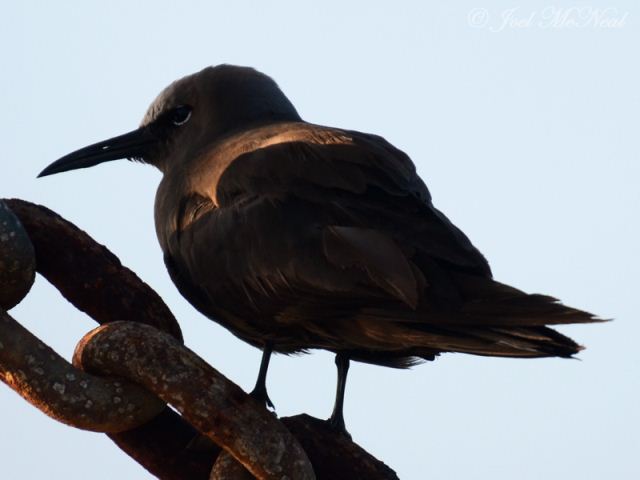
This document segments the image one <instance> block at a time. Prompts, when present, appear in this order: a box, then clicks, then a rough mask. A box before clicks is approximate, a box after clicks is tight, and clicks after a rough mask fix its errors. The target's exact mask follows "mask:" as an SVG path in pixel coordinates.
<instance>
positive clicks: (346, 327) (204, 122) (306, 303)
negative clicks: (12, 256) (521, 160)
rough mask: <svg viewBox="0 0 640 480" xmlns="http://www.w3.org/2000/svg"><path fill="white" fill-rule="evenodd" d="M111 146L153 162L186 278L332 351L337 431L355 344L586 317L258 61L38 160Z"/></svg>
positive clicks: (370, 355)
mask: <svg viewBox="0 0 640 480" xmlns="http://www.w3.org/2000/svg"><path fill="white" fill-rule="evenodd" d="M121 158H128V159H133V160H138V161H141V162H144V163H148V164H151V165H154V166H155V167H157V168H158V169H160V171H161V172H162V173H163V178H162V181H161V182H160V186H159V188H158V192H157V195H156V202H155V225H156V232H157V235H158V240H159V242H160V245H161V247H162V251H163V252H164V260H165V263H166V266H167V269H168V271H169V274H170V275H171V278H172V280H173V281H174V283H175V284H176V286H177V287H178V289H179V290H180V292H181V293H182V294H183V295H184V296H185V297H186V298H187V300H188V301H189V302H191V303H192V304H193V305H194V306H195V307H196V308H197V309H198V310H200V311H201V312H202V313H203V314H205V315H206V316H207V317H209V318H211V319H212V320H215V321H216V322H218V323H220V324H221V325H223V326H224V327H226V328H227V329H229V330H230V331H231V332H233V333H234V334H235V335H236V336H238V337H239V338H241V339H242V340H244V341H246V342H248V343H250V344H251V345H253V346H255V347H258V348H260V349H262V350H263V352H264V353H263V358H262V363H261V366H260V373H259V375H258V381H257V382H256V387H255V389H254V391H253V392H252V393H253V395H254V396H256V397H257V398H258V399H260V400H261V401H262V402H264V403H265V404H267V405H271V402H270V400H269V397H268V395H267V390H266V386H265V380H266V373H267V367H268V362H269V358H270V355H271V352H272V351H274V352H280V353H285V354H291V353H297V352H304V351H307V350H309V349H326V350H329V351H332V352H335V354H336V364H337V366H338V387H337V394H336V401H335V407H334V411H333V414H332V415H331V418H330V422H331V425H333V426H334V427H335V428H336V429H338V430H340V431H342V432H346V430H345V425H344V418H343V413H342V410H343V400H344V389H345V383H346V376H347V370H348V368H349V361H350V360H357V361H361V362H367V363H372V364H377V365H383V366H388V367H396V368H405V367H408V366H411V365H413V364H415V363H417V362H419V361H422V360H433V359H434V358H435V357H436V356H437V355H439V354H440V353H443V352H461V353H469V354H474V355H486V356H497V357H521V358H533V357H570V356H572V355H573V354H575V353H576V352H578V351H579V350H580V349H581V347H580V346H579V345H578V344H577V343H575V342H574V341H573V340H571V339H570V338H568V337H566V336H564V335H562V334H560V333H558V332H557V331H555V330H553V329H551V328H550V327H549V326H550V325H551V326H553V325H557V324H566V323H582V322H592V321H596V319H595V318H594V316H593V315H591V314H590V313H587V312H584V311H580V310H577V309H574V308H570V307H567V306H564V305H562V304H561V303H560V302H559V301H558V300H556V299H555V298H552V297H549V296H546V295H539V294H533V295H532V294H527V293H524V292H522V291H520V290H517V289H515V288H513V287H510V286H508V285H505V284H502V283H499V282H496V281H495V280H493V279H492V275H491V270H490V268H489V265H488V263H487V261H486V260H485V258H484V257H483V256H482V254H481V253H480V252H479V251H478V250H477V249H476V248H475V247H474V246H473V245H472V244H471V242H470V241H469V239H468V238H467V237H466V236H465V234H464V233H463V232H462V231H461V230H459V229H458V228H457V227H456V226H455V225H453V224H452V223H451V222H450V221H449V220H448V219H447V217H446V216H445V215H444V214H442V213H441V212H440V211H439V210H437V209H436V208H435V207H434V206H433V204H432V202H431V196H430V194H429V191H428V190H427V187H426V186H425V184H424V183H423V181H422V180H421V179H420V177H419V176H418V175H417V173H416V169H415V166H414V164H413V163H412V161H411V160H410V158H409V157H408V156H407V155H406V154H404V153H403V152H402V151H400V150H398V149H397V148H395V147H394V146H393V145H391V144H390V143H388V142H387V141H386V140H384V139H383V138H382V137H379V136H375V135H370V134H366V133H361V132H356V131H350V130H343V129H339V128H331V127H325V126H320V125H314V124H311V123H307V122H305V121H304V120H302V119H301V118H300V116H299V115H298V113H297V111H296V109H295V108H294V106H293V105H292V104H291V102H290V101H289V100H288V99H287V97H286V96H285V95H284V94H283V93H282V91H281V90H280V89H279V88H278V86H277V85H276V83H275V82H274V81H273V80H272V79H271V78H270V77H268V76H266V75H264V74H262V73H260V72H258V71H256V70H254V69H252V68H246V67H238V66H231V65H220V66H217V67H209V68H205V69H204V70H202V71H200V72H198V73H195V74H193V75H190V76H187V77H184V78H182V79H180V80H177V81H176V82H174V83H172V84H171V85H169V86H168V87H167V88H166V89H165V90H164V91H163V92H162V93H160V95H159V96H158V98H157V99H156V100H155V101H154V102H153V103H152V105H151V106H150V107H149V109H148V111H147V113H146V115H145V116H144V119H143V120H142V124H141V126H140V128H138V129H137V130H134V131H132V132H130V133H127V134H124V135H121V136H118V137H115V138H112V139H109V140H106V141H104V142H100V143H96V144H94V145H91V146H88V147H85V148H82V149H80V150H77V151H75V152H73V153H70V154H69V155H66V156H64V157H62V158H61V159H59V160H57V161H56V162H54V163H52V164H51V165H49V166H48V167H47V168H45V169H44V170H43V171H42V173H41V174H40V176H45V175H51V174H54V173H59V172H64V171H67V170H73V169H77V168H85V167H90V166H93V165H97V164H99V163H103V162H106V161H110V160H116V159H121Z"/></svg>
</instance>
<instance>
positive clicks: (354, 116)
mask: <svg viewBox="0 0 640 480" xmlns="http://www.w3.org/2000/svg"><path fill="white" fill-rule="evenodd" d="M398 3H399V2H395V4H392V3H391V2H372V1H368V2H351V3H348V2H330V1H324V2H316V3H313V4H312V3H311V2H306V1H302V2H301V1H296V2H293V1H291V2H270V3H269V4H267V2H257V1H256V2H233V3H232V2H213V1H209V2H180V3H177V2H131V1H129V2H124V1H111V2H102V3H101V4H98V3H97V2H79V1H78V2H44V1H42V2H29V1H24V2H12V3H8V2H5V4H3V6H2V7H1V12H2V14H1V15H0V49H1V54H2V55H1V58H2V75H0V90H1V91H2V92H3V94H2V95H0V102H1V104H0V106H1V107H2V112H3V115H2V116H0V131H1V132H2V150H1V155H2V165H3V170H2V174H1V175H0V196H6V197H21V198H24V199H27V200H31V201H35V202H38V203H43V204H45V205H47V206H49V207H50V208H52V209H54V210H56V211H57V212H59V213H60V214H62V215H63V216H65V217H66V218H67V219H69V220H71V221H73V222H74V223H76V224H77V225H78V226H79V227H81V228H83V229H85V230H86V231H87V232H89V233H90V234H91V235H92V236H93V237H94V238H95V239H96V240H98V241H99V242H101V243H104V244H106V245H107V246H108V247H109V248H110V249H111V250H112V251H113V252H114V253H115V254H117V255H118V256H119V257H120V259H121V260H122V262H123V263H124V264H125V265H127V266H129V267H130V268H132V269H133V270H134V271H135V272H137V274H138V275H140V276H141V277H142V278H143V279H144V280H145V281H147V282H148V283H150V284H151V285H152V286H153V287H154V288H155V289H156V290H157V291H158V292H159V293H160V294H161V295H162V297H163V298H164V299H165V301H166V302H167V303H168V304H169V306H170V307H171V308H172V310H173V312H174V313H175V314H176V316H177V317H178V318H179V320H180V322H181V325H182V327H183V330H184V333H185V337H186V341H187V344H188V345H189V346H190V347H191V348H192V349H194V350H195V351H196V352H198V353H199V354H200V355H202V356H203V357H204V358H205V359H207V360H208V361H209V362H210V363H211V364H212V365H214V366H215V367H216V368H218V369H219V370H221V371H222V372H223V373H224V374H225V375H227V376H228V377H230V378H231V379H233V380H234V381H236V382H237V383H238V384H239V385H241V386H243V387H244V388H250V387H251V386H252V385H253V382H254V380H255V375H256V373H257V369H258V363H259V352H258V351H257V350H255V349H253V348H251V347H249V346H247V345H245V344H243V343H241V342H240V341H239V340H237V339H236V338H235V337H233V336H232V335H231V334H229V333H228V332H226V331H225V330H224V329H222V328H221V327H219V326H217V325H216V324H214V323H213V322H210V321H209V320H207V319H205V318H204V317H203V316H201V315H200V314H198V313H197V312H196V311H195V310H194V309H193V308H192V307H191V306H190V305H189V304H188V303H187V302H186V301H185V300H183V299H182V298H181V297H180V295H179V294H178V292H177V291H176V290H175V288H174V286H173V285H172V284H171V282H170V280H169V278H168V276H167V274H166V272H165V269H164V265H163V263H162V257H161V253H160V249H159V247H158V245H157V241H156V238H155V233H154V228H153V221H152V220H153V219H152V208H153V198H154V193H155V189H156V186H157V184H158V181H159V178H160V174H159V172H157V171H155V170H154V169H153V168H151V167H145V166H142V165H138V164H135V165H134V164H129V163H128V162H124V161H122V162H114V163H110V164H107V165H103V166H100V167H96V168H94V169H90V170H83V171H78V172H72V173H68V174H63V175H57V176H54V177H50V178H46V179H41V180H36V178H35V176H36V174H37V173H38V172H39V171H40V170H41V169H42V168H43V167H44V166H46V165H47V164H49V163H50V162H51V161H53V160H55V159H56V158H58V157H60V156H61V155H63V154H65V153H67V152H69V151H71V150H74V149H76V148H78V147H81V146H84V145H86V144H89V143H92V142H94V141H98V140H102V139H104V138H107V137H109V136H112V135H115V134H119V133H123V132H125V131H128V130H130V129H132V128H134V127H135V126H136V125H137V124H138V122H139V121H140V119H141V118H142V115H143V113H144V111H145V109H146V108H147V105H148V104H149V103H150V101H151V100H152V99H153V98H154V97H155V95H156V94H157V93H158V92H159V91H160V90H161V89H162V88H163V87H164V86H165V85H167V84H168V83H169V82H171V81H172V80H174V79H175V78H178V77H180V76H183V75H186V74H189V73H192V72H194V71H196V70H199V69H201V68H202V67H204V66H206V65H210V64H218V63H223V62H226V63H235V64H243V65H251V66H254V67H256V68H258V69H260V70H262V71H264V72H265V73H267V74H269V75H271V76H272V77H273V78H274V79H276V81H277V82H278V83H279V84H280V86H281V87H282V89H283V90H284V92H285V93H286V94H287V95H288V96H289V98H290V99H291V100H292V102H293V103H294V104H295V105H296V107H297V108H298V111H299V112H300V114H301V115H302V116H303V118H305V119H307V120H309V121H312V122H314V123H320V124H328V125H335V126H340V127H345V128H351V129H356V130H362V131H366V132H372V133H377V134H380V135H383V136H384V137H386V138H387V139H388V140H389V141H391V142H392V143H394V144H395V145H396V146H398V147H399V148H401V149H402V150H404V151H405V152H407V153H408V154H409V155H410V156H411V157H412V158H413V160H414V161H415V163H416V164H417V166H418V170H419V172H420V174H421V175H422V177H423V178H424V180H425V181H426V183H427V184H428V185H429V188H430V189H431V192H432V194H433V197H434V202H435V204H436V205H437V206H438V207H439V208H440V209H442V210H443V211H444V212H445V213H447V215H448V216H449V217H450V218H451V219H452V220H453V221H454V222H455V223H456V224H457V225H459V226H460V227H461V228H462V229H463V230H464V231H465V232H466V233H467V234H468V235H469V237H470V238H471V239H472V241H473V242H474V243H475V244H476V245H477V246H478V247H479V248H480V249H481V250H482V251H483V252H484V253H485V254H486V256H487V257H488V259H489V261H490V263H491V265H492V267H493V270H494V274H495V277H496V278H497V279H499V280H501V281H503V282H506V283H511V284H513V285H515V286H517V287H519V288H522V289H524V290H527V291H531V292H541V293H548V294H551V295H554V296H557V297H559V298H561V299H563V300H564V301H565V302H566V303H567V304H569V305H572V306H575V307H579V308H583V309H586V310H590V311H592V312H594V313H597V314H599V315H601V316H602V317H606V318H615V322H612V323H608V324H600V325H589V326H581V327H571V326H569V327H563V328H562V331H563V332H565V333H567V334H569V335H570V336H572V337H573V338H575V339H576V340H577V341H579V342H580V343H582V344H584V345H586V346H587V350H586V351H584V352H582V353H581V354H580V355H579V358H580V359H581V360H582V361H568V360H559V359H545V360H528V361H523V360H508V359H487V358H480V357H472V356H465V355H445V356H443V357H442V358H440V359H439V360H437V361H436V362H434V363H429V364H425V365H422V366H419V367H417V368H414V369H412V370H410V371H396V370H391V369H384V368H381V367H374V366H368V365H360V364H355V365H353V367H352V369H351V372H350V378H349V383H348V385H347V400H346V407H345V408H346V420H347V424H348V427H349V429H350V431H351V433H352V434H353V437H354V439H355V440H356V441H357V442H359V443H360V444H361V445H362V446H363V447H365V448H366V449H368V450H369V451H370V452H371V453H373V454H374V455H376V456H377V457H378V458H380V459H382V460H384V461H385V462H386V463H388V464H389V465H390V466H391V467H392V468H394V469H395V470H396V471H397V472H398V474H399V475H400V477H401V478H403V479H431V478H434V479H435V478H438V479H459V478H479V479H485V478H487V479H488V478H491V479H493V480H497V479H505V480H506V479H514V478H518V479H531V480H533V479H540V478H545V479H564V478H568V477H572V478H581V479H582V480H587V479H593V480H596V479H602V478H616V479H635V478H640V463H639V462H638V459H637V456H638V452H639V451H640V413H639V412H640V409H639V408H638V405H640V375H639V374H638V354H637V347H636V342H637V339H638V338H640V327H639V323H638V318H637V317H638V312H639V311H640V300H639V294H638V291H637V290H638V271H640V255H639V253H638V249H639V247H638V246H639V244H640V230H639V227H638V217H639V213H640V212H639V210H640V208H639V206H640V198H639V197H640V194H639V187H638V185H639V184H640V158H639V153H638V152H640V140H639V138H640V135H638V125H639V121H638V112H639V111H640V89H639V85H640V68H639V67H638V65H639V64H638V45H640V25H639V19H640V5H638V3H637V2H632V1H628V2H624V1H616V0H612V1H609V2H595V1H594V2H590V3H589V2H587V3H585V2H580V3H573V2H564V1H557V2H553V3H547V4H543V3H540V5H539V7H523V6H521V3H522V2H512V1H500V2H490V1H486V0H485V1H483V0H480V1H474V2H467V1H460V2H456V3H455V4H454V2H444V1H441V2H438V3H437V4H435V2H418V1H414V2H405V3H403V4H401V5H399V4H398ZM529 3H532V2H529ZM576 5H580V6H583V7H586V8H587V9H588V8H591V9H592V14H593V15H597V14H603V15H605V16H606V17H608V18H609V19H610V20H611V19H613V20H618V21H617V25H616V26H611V25H608V26H607V28H605V27H604V26H603V25H601V26H600V27H597V26H594V25H593V24H592V23H589V24H587V25H581V24H579V22H578V24H576V22H573V24H572V23H571V20H572V17H571V16H572V15H574V14H573V13H571V11H570V10H566V8H568V7H575V6H576ZM478 8H482V9H485V10H473V9H478ZM514 8H515V9H516V10H515V11H511V12H510V10H512V9H514ZM605 8H609V9H610V10H609V11H607V12H604V13H603V12H602V11H598V9H605ZM554 9H555V10H554ZM554 11H555V12H556V13H557V14H558V15H562V14H563V13H564V14H567V15H569V17H568V18H565V19H564V20H562V19H558V20H557V21H556V22H555V23H554V22H552V21H551V19H550V17H548V15H550V14H551V13H553V12H554ZM503 12H505V13H503ZM582 13H585V12H584V11H582ZM587 13H588V12H587ZM503 15H504V17H502V16H503ZM502 18H507V19H509V22H508V25H507V26H506V27H504V28H503V26H502V23H503V21H502ZM470 23H472V24H473V25H470ZM587 23H588V22H587ZM614 23H616V22H614ZM12 314H13V315H14V316H15V317H16V318H17V319H19V320H20V321H21V322H22V323H23V324H25V325H26V326H28V327H29V328H30V329H32V331H34V332H36V333H37V334H38V335H40V336H41V338H42V339H44V340H45V341H46V342H48V343H49V344H50V345H52V346H53V347H54V348H56V349H57V350H58V351H59V352H60V353H62V354H63V355H65V356H66V357H67V358H69V357H70V355H71V352H72V351H73V348H74V346H75V343H76V342H77V340H78V339H79V338H81V336H82V335H83V334H84V333H85V332H86V331H88V330H89V329H91V328H92V327H93V323H92V322H91V321H90V320H88V319H87V318H86V317H85V316H84V315H83V314H81V313H79V312H77V311H75V310H74V309H73V308H72V307H70V306H69V305H68V304H67V303H66V301H65V300H64V299H63V298H62V297H61V296H60V295H58V294H57V292H56V291H55V290H54V289H53V288H52V287H50V286H49V285H48V284H47V283H46V282H45V281H43V280H42V279H38V281H37V284H36V286H35V287H34V289H33V291H32V292H31V294H30V295H29V297H27V299H26V300H25V301H24V302H23V303H22V304H21V305H20V306H19V307H17V308H15V309H14V310H13V311H12ZM334 382H335V370H334V365H333V359H332V357H331V356H330V355H329V354H326V353H314V354H312V355H308V356H305V357H298V358H286V357H281V356H277V357H276V358H275V359H274V361H273V363H272V367H271V369H270V376H269V388H270V394H271V398H272V399H273V400H274V402H275V404H276V406H277V407H278V412H279V414H281V415H291V414H296V413H300V412H307V413H310V414H312V415H315V416H318V417H327V416H328V415H329V414H330V411H331V407H332V402H333V395H334ZM0 405H2V409H1V410H0V424H1V425H2V433H1V434H0V477H2V478H21V479H22V478H25V479H32V478H33V479H35V478H43V477H46V478H66V479H84V478H86V477H87V475H89V476H90V477H91V478H93V479H113V478H147V477H148V474H146V472H144V471H143V470H142V469H141V468H140V467H139V466H137V464H135V463H134V462H133V461H132V460H130V459H129V458H128V457H126V456H125V455H124V454H122V453H120V451H119V450H118V449H117V447H115V446H114V445H113V444H112V443H111V442H110V441H109V440H108V439H107V438H106V437H105V436H103V435H100V434H94V433H88V432H81V431H79V430H74V429H72V428H69V427H66V426H64V425H61V424H58V423H56V422H55V421H53V420H50V419H49V418H47V417H45V416H44V415H43V414H41V413H40V412H38V411H37V410H36V409H35V408H33V407H31V406H30V405H28V404H26V403H25V402H24V401H22V399H20V398H19V397H18V396H17V395H16V394H14V393H13V392H12V391H10V390H9V389H8V388H7V387H5V386H4V385H0Z"/></svg>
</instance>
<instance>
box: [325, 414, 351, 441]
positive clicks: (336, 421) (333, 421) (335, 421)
mask: <svg viewBox="0 0 640 480" xmlns="http://www.w3.org/2000/svg"><path fill="white" fill-rule="evenodd" d="M326 422H327V425H328V426H329V428H330V429H331V430H333V431H334V432H335V433H337V434H338V435H343V436H345V437H347V438H348V439H349V440H351V434H350V433H349V432H348V431H347V426H346V425H345V423H344V417H343V416H342V415H335V414H334V415H331V418H329V419H328V420H326Z"/></svg>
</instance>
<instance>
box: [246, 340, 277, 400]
mask: <svg viewBox="0 0 640 480" xmlns="http://www.w3.org/2000/svg"><path fill="white" fill-rule="evenodd" d="M272 350H273V346H272V345H271V343H270V342H267V343H265V344H264V348H263V349H262V361H261V362H260V371H259V372H258V379H257V380H256V386H255V387H253V390H251V393H250V394H249V395H251V396H252V397H253V398H255V399H256V400H258V401H259V402H260V403H263V404H264V405H265V407H266V408H267V409H269V408H270V409H271V410H274V411H275V407H274V406H273V403H272V402H271V399H270V398H269V395H268V394H267V370H268V369H269V360H271V352H272Z"/></svg>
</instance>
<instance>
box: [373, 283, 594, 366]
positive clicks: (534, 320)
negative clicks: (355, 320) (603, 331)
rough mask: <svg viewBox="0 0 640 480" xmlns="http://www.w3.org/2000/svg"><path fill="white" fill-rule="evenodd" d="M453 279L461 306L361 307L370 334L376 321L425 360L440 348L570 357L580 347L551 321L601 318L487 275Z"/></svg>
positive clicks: (488, 353)
mask: <svg viewBox="0 0 640 480" xmlns="http://www.w3.org/2000/svg"><path fill="white" fill-rule="evenodd" d="M454 281H455V283H456V285H457V287H458V289H459V291H460V292H461V298H462V301H461V303H460V306H459V307H457V308H455V309H452V310H449V311H437V312H435V311H428V310H427V311H425V310H422V309H420V308H419V309H418V310H417V311H415V312H406V313H403V314H400V315H399V314H398V312H397V310H396V311H394V312H393V313H391V312H389V314H386V313H385V312H384V309H371V310H366V311H362V312H361V315H362V316H364V317H367V318H363V320H364V321H365V323H366V324H367V325H368V326H369V328H370V330H369V332H370V334H371V335H376V336H377V333H378V332H376V330H377V329H376V328H375V327H374V325H377V326H379V327H380V330H379V333H381V334H382V333H383V332H384V336H386V338H387V339H388V340H389V341H390V342H392V343H394V344H395V345H399V344H403V345H405V347H408V348H406V349H405V352H410V356H413V357H421V358H424V359H427V360H429V359H432V358H433V357H434V355H437V354H438V353H440V352H461V353H470V354H474V355H484V356H497V357H521V358H534V357H571V356H572V355H574V354H576V353H577V352H579V351H580V350H582V349H583V347H582V346H580V345H579V344H577V343H576V342H574V341H573V340H572V339H570V338H569V337H567V336H565V335H563V334H561V333H559V332H557V331H555V330H553V329H552V328H549V325H559V324H569V323H589V322H599V321H602V320H601V319H599V318H597V317H595V316H594V315H592V314H591V313H588V312H585V311H582V310H577V309H575V308H571V307H567V306H565V305H563V304H561V303H560V302H559V301H558V300H557V299H555V298H553V297H549V296H546V295H539V294H527V293H524V292H522V291H520V290H518V289H516V288H513V287H510V286H508V285H504V284H501V283H498V282H495V281H493V280H490V279H486V278H481V277H473V276H469V275H463V274H457V275H456V276H455V277H454ZM392 317H393V318H392ZM389 321H390V322H392V323H393V327H391V328H389V327H390V326H389V325H388V324H387V322H389ZM385 324H386V325H385ZM372 327H373V328H372ZM378 340H383V337H379V338H378Z"/></svg>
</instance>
